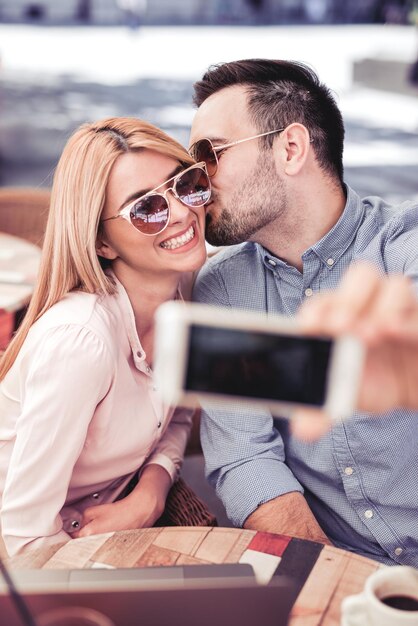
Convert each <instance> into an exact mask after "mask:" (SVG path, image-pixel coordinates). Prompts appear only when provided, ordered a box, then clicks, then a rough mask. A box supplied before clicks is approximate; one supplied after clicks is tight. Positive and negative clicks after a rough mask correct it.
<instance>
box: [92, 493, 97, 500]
mask: <svg viewBox="0 0 418 626" xmlns="http://www.w3.org/2000/svg"><path fill="white" fill-rule="evenodd" d="M91 497H92V498H94V499H95V500H98V498H99V494H98V493H94V494H93V495H92V496H91Z"/></svg>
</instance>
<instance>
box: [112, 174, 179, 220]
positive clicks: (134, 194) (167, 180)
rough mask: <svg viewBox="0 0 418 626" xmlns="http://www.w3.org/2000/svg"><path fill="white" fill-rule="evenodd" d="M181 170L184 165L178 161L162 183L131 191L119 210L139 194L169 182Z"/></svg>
mask: <svg viewBox="0 0 418 626" xmlns="http://www.w3.org/2000/svg"><path fill="white" fill-rule="evenodd" d="M182 170H184V165H182V164H181V163H180V165H177V167H176V168H175V169H174V170H173V171H172V172H171V174H170V176H169V177H168V178H167V179H166V180H164V181H163V182H162V183H160V184H159V185H157V186H156V187H148V188H147V189H139V190H138V191H135V192H134V193H131V194H130V195H129V196H128V197H127V198H126V200H125V201H124V202H123V203H122V204H121V206H120V207H119V211H121V210H122V209H123V208H124V207H125V206H126V205H127V204H129V203H130V202H132V201H133V200H137V199H139V198H140V197H141V196H145V195H146V194H147V193H150V191H154V189H159V188H160V187H162V186H163V185H165V184H166V183H168V182H170V181H171V180H172V179H173V178H175V176H177V174H179V173H180V172H181V171H182Z"/></svg>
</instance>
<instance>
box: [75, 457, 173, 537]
mask: <svg viewBox="0 0 418 626" xmlns="http://www.w3.org/2000/svg"><path fill="white" fill-rule="evenodd" d="M170 487H171V478H170V476H169V474H168V472H167V471H166V470H165V469H164V468H163V467H161V466H160V465H155V464H151V465H147V467H145V469H144V470H143V472H142V474H141V477H140V479H139V482H138V484H137V486H136V487H135V489H134V490H133V491H132V493H130V494H129V495H128V496H126V498H123V500H118V501H117V502H112V503H110V504H101V505H98V506H92V507H89V508H88V509H86V510H85V511H84V514H83V518H82V521H81V529H80V530H79V531H77V532H75V533H72V537H73V538H77V537H88V536H89V535H96V534H99V533H106V532H111V531H117V530H130V529H133V528H150V527H151V526H153V525H154V524H155V522H156V521H157V519H158V518H159V517H160V516H161V515H162V513H163V511H164V507H165V501H166V498H167V494H168V491H169V489H170Z"/></svg>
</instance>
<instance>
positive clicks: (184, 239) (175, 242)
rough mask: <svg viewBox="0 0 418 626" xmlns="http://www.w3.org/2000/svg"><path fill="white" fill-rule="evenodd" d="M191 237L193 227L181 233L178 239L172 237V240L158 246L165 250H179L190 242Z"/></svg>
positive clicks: (192, 235)
mask: <svg viewBox="0 0 418 626" xmlns="http://www.w3.org/2000/svg"><path fill="white" fill-rule="evenodd" d="M193 237H194V228H193V226H190V228H189V229H188V230H186V232H185V233H183V235H181V236H180V237H173V238H172V239H167V240H166V241H163V242H162V243H160V246H161V247H162V248H167V249H168V250H175V249H176V248H180V247H181V246H184V245H185V244H186V243H189V241H191V240H192V239H193Z"/></svg>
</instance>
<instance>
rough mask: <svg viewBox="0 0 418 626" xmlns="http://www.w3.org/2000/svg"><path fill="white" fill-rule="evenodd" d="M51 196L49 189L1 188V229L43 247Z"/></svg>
mask: <svg viewBox="0 0 418 626" xmlns="http://www.w3.org/2000/svg"><path fill="white" fill-rule="evenodd" d="M50 197H51V192H50V190H49V189H37V188H31V187H22V188H20V187H2V188H0V231H3V232H4V233H8V234H9V235H15V236H16V237H21V238H22V239H26V240H27V241H30V242H32V243H34V244H36V245H37V246H39V247H42V242H43V238H44V233H45V226H46V220H47V218H48V208H49V202H50Z"/></svg>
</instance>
